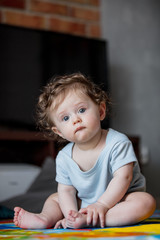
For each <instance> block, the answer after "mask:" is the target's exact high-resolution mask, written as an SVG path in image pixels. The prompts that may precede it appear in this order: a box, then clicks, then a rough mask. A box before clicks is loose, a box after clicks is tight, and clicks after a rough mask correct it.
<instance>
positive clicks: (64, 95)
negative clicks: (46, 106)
mask: <svg viewBox="0 0 160 240" xmlns="http://www.w3.org/2000/svg"><path fill="white" fill-rule="evenodd" d="M73 95H75V96H77V98H80V99H87V98H88V95H87V94H86V93H85V92H84V91H82V89H69V90H68V91H63V92H61V93H60V94H59V95H58V96H56V97H55V98H54V100H53V102H52V104H51V110H52V111H53V110H57V109H58V107H59V106H60V105H61V103H62V102H63V101H65V99H66V98H67V97H70V96H73Z"/></svg>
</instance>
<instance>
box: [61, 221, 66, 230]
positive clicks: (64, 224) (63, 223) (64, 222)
mask: <svg viewBox="0 0 160 240" xmlns="http://www.w3.org/2000/svg"><path fill="white" fill-rule="evenodd" d="M61 224H62V227H63V228H64V229H66V228H67V226H66V220H62V223H61Z"/></svg>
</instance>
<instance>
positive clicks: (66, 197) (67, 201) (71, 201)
mask: <svg viewBox="0 0 160 240" xmlns="http://www.w3.org/2000/svg"><path fill="white" fill-rule="evenodd" d="M58 199H59V205H60V208H61V210H62V212H63V215H64V217H65V218H67V216H68V215H69V212H70V210H75V211H78V206H77V198H76V189H75V188H74V187H73V186H71V185H65V184H60V183H58ZM61 222H62V221H59V222H58V223H57V224H56V225H55V228H58V227H59V226H60V225H62V226H63V227H65V226H64V225H65V222H66V221H64V220H63V224H62V223H61ZM66 227H67V226H66Z"/></svg>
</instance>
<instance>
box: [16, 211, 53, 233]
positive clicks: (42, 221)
mask: <svg viewBox="0 0 160 240" xmlns="http://www.w3.org/2000/svg"><path fill="white" fill-rule="evenodd" d="M14 211H15V213H14V219H13V222H14V224H15V225H16V226H18V227H20V228H31V229H36V228H37V229H42V228H47V227H50V226H48V221H47V218H46V217H45V216H44V215H42V214H35V213H30V212H27V211H25V210H24V209H23V208H20V207H15V208H14Z"/></svg>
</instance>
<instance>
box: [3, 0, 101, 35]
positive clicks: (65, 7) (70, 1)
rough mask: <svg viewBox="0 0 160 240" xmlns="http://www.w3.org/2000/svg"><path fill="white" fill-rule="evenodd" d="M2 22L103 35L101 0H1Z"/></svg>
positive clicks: (78, 33)
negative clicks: (101, 27)
mask: <svg viewBox="0 0 160 240" xmlns="http://www.w3.org/2000/svg"><path fill="white" fill-rule="evenodd" d="M0 23H5V24H10V25H15V26H23V27H29V28H35V29H45V30H51V31H56V32H63V33H70V34H74V35H79V36H86V37H93V38H100V37H101V29H100V0H0Z"/></svg>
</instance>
